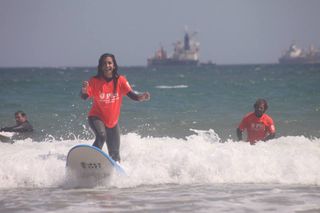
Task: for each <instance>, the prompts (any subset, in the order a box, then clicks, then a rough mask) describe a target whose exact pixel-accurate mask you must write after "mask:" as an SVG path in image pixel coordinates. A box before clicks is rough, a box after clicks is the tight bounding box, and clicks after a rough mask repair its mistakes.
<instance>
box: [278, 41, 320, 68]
mask: <svg viewBox="0 0 320 213" xmlns="http://www.w3.org/2000/svg"><path fill="white" fill-rule="evenodd" d="M279 63H280V64H317V63H320V50H319V49H316V48H315V47H314V46H310V48H309V49H308V50H306V51H305V50H303V49H300V48H298V47H297V46H296V45H295V44H291V46H290V48H289V49H288V50H287V51H286V52H285V53H284V54H283V55H282V56H281V57H280V58H279Z"/></svg>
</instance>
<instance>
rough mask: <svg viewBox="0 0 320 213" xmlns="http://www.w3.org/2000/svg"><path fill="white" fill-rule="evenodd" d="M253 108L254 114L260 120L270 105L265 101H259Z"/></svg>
mask: <svg viewBox="0 0 320 213" xmlns="http://www.w3.org/2000/svg"><path fill="white" fill-rule="evenodd" d="M253 107H254V114H255V115H256V116H257V117H259V118H260V117H261V116H262V115H263V114H264V113H265V112H266V111H267V109H268V103H267V101H266V100H264V99H258V100H257V101H256V102H255V103H254V105H253Z"/></svg>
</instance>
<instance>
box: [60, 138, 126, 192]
mask: <svg viewBox="0 0 320 213" xmlns="http://www.w3.org/2000/svg"><path fill="white" fill-rule="evenodd" d="M66 167H67V174H68V176H69V178H72V180H73V181H75V180H76V181H77V182H78V183H79V184H78V185H82V186H83V185H98V184H100V183H102V182H107V181H109V179H110V177H111V175H112V174H113V172H114V171H116V172H117V173H118V174H120V175H126V173H125V171H124V169H123V168H122V167H121V166H120V165H119V164H118V163H117V162H115V161H114V160H113V159H112V158H111V157H110V156H109V155H107V154H106V153H105V152H103V151H102V150H101V149H99V148H96V147H94V146H90V145H86V144H81V145H76V146H74V147H72V148H71V149H70V151H69V153H68V156H67V163H66Z"/></svg>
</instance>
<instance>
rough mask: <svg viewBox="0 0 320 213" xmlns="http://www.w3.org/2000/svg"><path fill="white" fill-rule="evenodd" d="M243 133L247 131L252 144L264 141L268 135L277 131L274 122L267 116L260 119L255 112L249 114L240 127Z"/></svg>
mask: <svg viewBox="0 0 320 213" xmlns="http://www.w3.org/2000/svg"><path fill="white" fill-rule="evenodd" d="M239 129H240V130H241V131H243V130H245V129H246V130H247V133H248V138H247V140H248V141H249V142H250V143H253V142H255V141H259V140H262V139H264V138H265V137H266V136H267V135H268V134H271V133H275V132H276V129H275V126H274V123H273V120H272V118H271V117H270V116H268V115H267V114H263V115H262V116H261V117H260V118H258V117H257V116H256V115H255V114H254V112H250V113H248V114H247V115H246V116H245V117H244V118H243V119H242V121H241V123H240V125H239Z"/></svg>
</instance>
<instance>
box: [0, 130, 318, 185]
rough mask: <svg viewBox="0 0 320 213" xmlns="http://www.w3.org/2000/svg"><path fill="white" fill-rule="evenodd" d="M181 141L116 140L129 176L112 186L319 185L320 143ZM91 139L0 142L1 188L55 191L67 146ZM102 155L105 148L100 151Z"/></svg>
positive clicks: (204, 136)
mask: <svg viewBox="0 0 320 213" xmlns="http://www.w3.org/2000/svg"><path fill="white" fill-rule="evenodd" d="M194 131H195V132H196V133H195V134H194V135H191V136H189V137H188V138H186V139H177V138H171V137H161V138H160V137H144V138H142V137H141V136H139V135H137V134H135V133H129V134H127V135H122V138H121V141H122V143H121V157H122V166H123V167H124V168H125V170H126V173H127V174H128V177H121V176H117V175H115V176H114V177H113V179H112V181H111V183H110V184H111V186H115V187H121V188H122V187H134V186H138V185H154V184H170V183H174V184H194V183H196V184H197V183H199V184H208V183H209V184H211V183H257V184H259V183H267V184H274V183H280V184H302V185H320V139H318V138H316V139H308V138H305V137H303V136H295V137H293V136H292V137H280V138H277V139H274V140H272V141H270V142H268V143H264V142H260V143H257V144H256V145H255V146H251V145H249V144H248V143H244V142H240V143H238V142H234V141H232V140H229V141H227V142H225V143H219V141H220V139H219V137H218V135H217V134H216V133H215V132H214V131H213V130H209V131H198V130H194ZM80 143H82V144H91V143H92V141H87V140H83V141H74V140H69V141H67V140H65V141H53V142H39V143H37V142H32V141H30V140H24V141H17V142H16V143H14V144H6V143H0V150H1V155H0V162H1V166H0V188H16V187H59V186H61V185H63V184H64V183H65V182H66V177H65V160H66V155H67V153H68V151H69V149H70V148H71V147H73V146H74V145H76V144H80ZM103 150H104V151H106V147H105V146H104V148H103Z"/></svg>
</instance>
